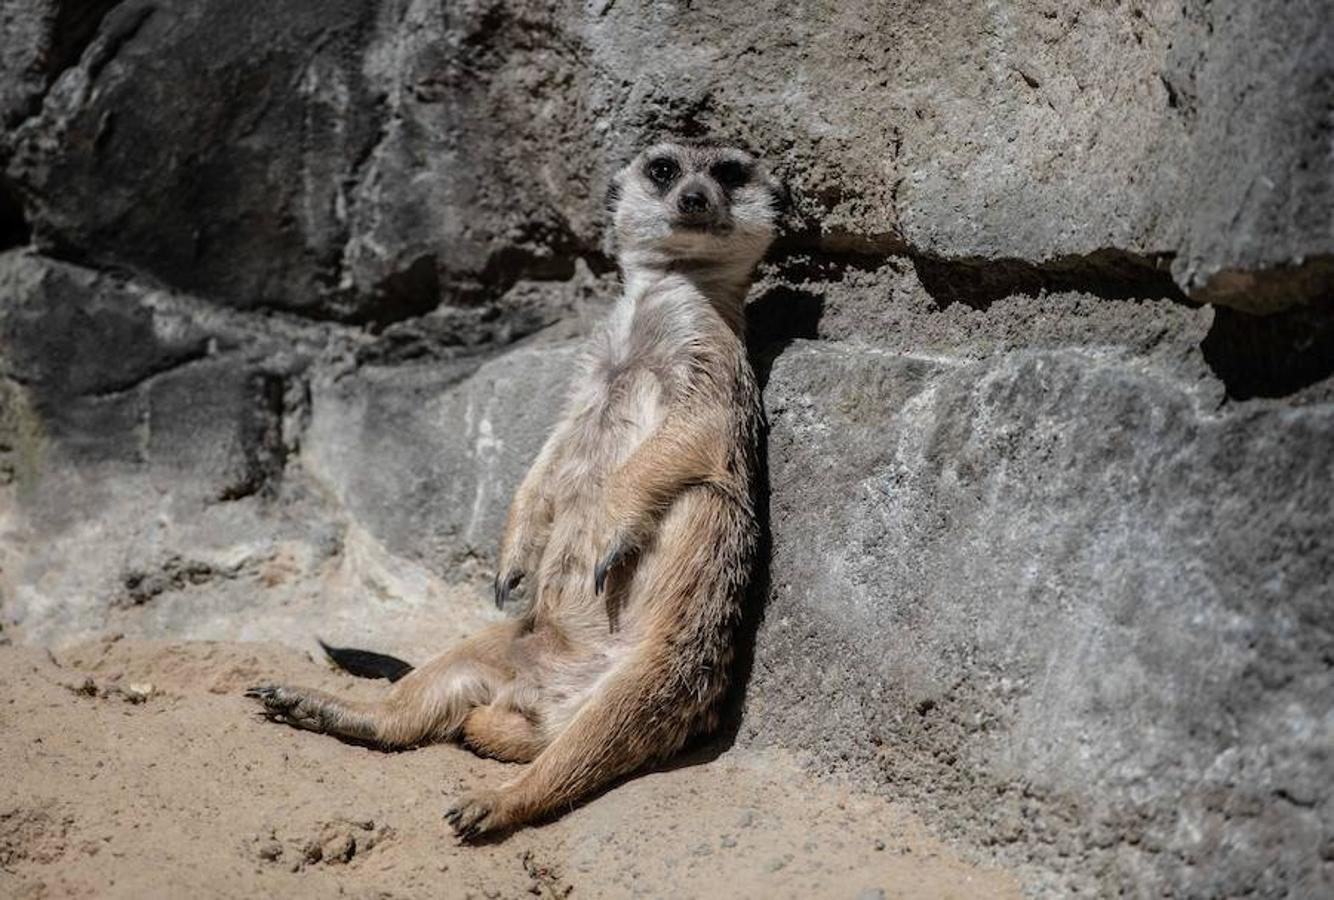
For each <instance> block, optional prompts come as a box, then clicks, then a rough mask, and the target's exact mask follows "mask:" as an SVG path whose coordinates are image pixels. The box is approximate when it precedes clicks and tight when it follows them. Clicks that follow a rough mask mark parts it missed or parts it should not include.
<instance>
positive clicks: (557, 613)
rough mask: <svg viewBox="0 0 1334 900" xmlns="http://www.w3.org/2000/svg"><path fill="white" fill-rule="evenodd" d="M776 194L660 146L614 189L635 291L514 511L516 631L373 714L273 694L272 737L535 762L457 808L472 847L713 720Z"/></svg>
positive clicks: (742, 526) (765, 177) (259, 694)
mask: <svg viewBox="0 0 1334 900" xmlns="http://www.w3.org/2000/svg"><path fill="white" fill-rule="evenodd" d="M779 196H781V188H780V187H779V185H778V184H777V183H776V182H775V181H774V180H773V179H772V178H771V176H770V175H769V174H768V172H767V171H766V170H765V168H764V167H763V166H762V165H761V164H760V163H759V162H758V161H756V160H755V159H753V158H751V157H750V156H749V155H747V154H746V153H743V152H742V151H740V150H737V149H734V148H728V147H720V146H715V145H698V144H662V145H658V146H656V147H653V148H650V149H649V150H647V151H645V152H644V153H643V154H641V155H640V156H639V157H638V158H637V159H636V160H635V161H633V162H632V163H631V164H630V165H629V166H627V167H626V168H625V169H623V170H622V171H621V172H620V173H619V174H618V175H617V177H616V179H615V182H614V183H613V190H612V192H611V197H612V198H613V202H614V211H615V232H614V234H615V240H616V243H617V250H618V258H619V261H620V263H621V268H622V272H623V276H624V285H625V290H624V294H623V296H622V298H621V299H620V301H619V302H618V304H617V305H616V306H615V307H614V309H613V310H612V312H611V314H610V315H609V317H608V320H607V322H606V323H605V324H604V325H603V327H602V329H601V330H600V331H599V332H598V333H597V334H596V335H595V336H594V337H593V339H592V341H591V343H590V346H589V348H588V351H587V354H586V358H585V360H584V368H583V372H582V375H581V377H580V378H579V379H578V380H577V381H576V384H575V387H574V389H573V392H572V395H571V398H570V401H569V405H568V407H567V409H566V411H565V414H564V416H563V418H562V419H561V421H560V423H559V424H558V425H557V426H556V428H555V430H554V431H553V433H552V435H551V436H550V438H549V439H548V441H547V442H546V445H545V446H544V447H543V449H542V451H541V452H540V454H539V455H538V457H537V459H536V461H535V462H534V463H533V465H532V468H531V469H530V470H529V472H528V475H527V477H526V478H524V480H523V483H522V484H521V485H520V487H519V489H518V492H517V493H516V495H515V497H514V500H513V504H512V505H511V507H510V512H509V519H508V522H507V524H506V528H505V535H504V539H503V542H502V545H501V551H500V565H499V574H498V575H497V578H496V597H497V602H498V603H503V602H504V600H505V599H506V597H508V595H509V594H510V592H511V590H512V589H513V588H515V587H516V586H517V585H519V584H520V583H523V584H524V587H525V589H526V592H527V594H528V595H529V596H530V597H531V598H532V599H531V604H530V606H529V608H528V610H527V611H526V612H525V613H524V614H523V615H521V616H520V617H518V618H515V619H512V620H509V621H506V622H503V623H500V624H497V625H494V626H492V627H490V628H489V629H487V630H485V631H484V632H482V633H481V634H478V635H476V636H475V637H473V638H471V639H469V640H467V641H465V642H463V643H462V644H460V645H459V646H457V647H455V648H453V649H452V650H449V651H448V652H446V653H444V654H442V655H440V656H438V657H436V658H435V659H433V660H431V661H429V662H427V663H426V664H424V665H422V666H421V667H419V668H417V669H415V670H413V671H411V672H410V673H408V674H407V675H406V676H404V677H402V679H401V680H399V681H398V682H397V683H395V684H394V685H393V687H392V688H391V689H390V690H389V693H388V695H387V696H386V697H385V698H384V699H383V700H381V701H379V702H375V703H354V702H350V701H347V700H341V699H339V698H337V697H333V696H330V695H328V694H326V693H322V692H318V691H314V690H308V689H305V688H295V687H286V686H276V685H266V686H264V687H260V688H255V689H253V690H252V691H250V695H251V696H253V697H256V698H257V699H259V700H260V701H261V702H262V703H263V705H264V708H265V711H266V712H267V714H268V715H269V716H270V717H271V718H274V719H276V720H279V721H284V722H287V723H289V724H293V725H298V726H301V727H305V728H310V729H313V730H316V731H322V732H327V733H330V734H336V735H342V736H345V737H349V738H354V739H359V740H364V741H368V742H372V743H375V744H378V745H381V746H384V747H410V746H415V745H420V744H424V743H428V742H432V741H440V740H461V741H462V742H463V743H465V744H466V745H467V746H469V747H471V748H472V749H473V750H475V751H476V752H478V753H481V754H483V755H487V756H493V757H496V758H498V759H502V760H507V761H510V762H516V763H527V764H528V765H527V766H525V767H524V768H523V769H522V770H521V771H520V772H519V773H518V774H517V775H516V777H515V778H513V779H512V780H511V781H509V782H507V783H506V784H503V785H501V786H499V787H497V788H492V789H484V790H478V791H475V792H473V793H471V794H468V795H466V796H464V797H463V798H461V799H460V800H459V801H458V802H457V803H456V804H455V805H454V806H453V807H452V808H451V809H450V811H449V812H448V813H447V818H448V819H449V821H450V822H451V823H452V825H453V826H454V828H455V830H456V831H457V832H458V833H459V834H460V835H462V836H464V837H465V838H475V837H477V836H480V835H483V834H486V833H490V832H494V831H497V830H501V829H506V828H511V827H514V826H518V825H522V824H525V823H528V822H532V821H534V820H535V819H538V818H541V817H543V816H546V815H549V814H551V813H553V812H556V811H559V810H561V809H565V808H568V807H569V806H571V805H572V804H574V803H575V802H576V801H578V800H580V799H581V798H583V797H586V796H587V795H588V794H589V793H590V792H592V791H594V790H596V789H597V788H599V787H601V786H604V785H606V784H607V783H608V782H610V781H611V780H612V779H614V778H616V777H618V776H620V775H623V774H626V773H628V772H631V771H633V770H635V769H637V768H639V767H641V766H643V765H644V764H645V763H648V762H651V761H654V760H657V759H661V758H663V757H666V756H670V755H671V754H673V753H675V752H677V751H678V750H679V749H680V748H681V746H682V745H683V744H684V743H685V741H686V740H687V739H688V738H689V737H690V736H692V735H693V734H695V733H697V732H701V731H707V730H710V729H712V728H714V727H715V726H716V724H717V717H718V706H719V701H720V699H721V697H722V694H723V692H724V690H725V688H726V686H727V681H728V675H729V669H730V668H731V662H732V657H733V643H734V640H735V638H736V633H737V625H738V622H739V619H740V613H741V606H742V599H743V594H744V591H745V589H746V584H747V581H748V578H749V575H750V572H751V569H752V564H753V562H754V559H753V558H754V555H755V552H756V545H757V541H758V537H759V535H758V524H757V522H756V514H755V507H754V492H755V484H754V480H755V476H756V441H757V439H758V430H759V426H760V417H761V410H760V399H759V391H758V388H757V387H756V383H755V376H754V373H753V372H752V370H751V366H750V362H749V359H748V357H747V353H746V347H745V341H744V327H743V321H744V319H743V312H742V308H743V304H744V299H745V294H746V291H747V290H748V288H749V286H750V281H751V278H752V275H753V271H754V268H755V265H756V263H757V262H758V261H759V259H760V258H761V256H763V254H764V252H765V249H766V248H767V247H768V245H769V243H770V242H771V240H772V239H773V235H774V229H775V219H776V217H777V211H776V207H777V202H776V201H777V198H778V197H779Z"/></svg>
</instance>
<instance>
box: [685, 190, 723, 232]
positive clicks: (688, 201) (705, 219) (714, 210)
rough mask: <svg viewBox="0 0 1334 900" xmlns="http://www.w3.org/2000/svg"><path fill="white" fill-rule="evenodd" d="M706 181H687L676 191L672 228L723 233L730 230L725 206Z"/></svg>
mask: <svg viewBox="0 0 1334 900" xmlns="http://www.w3.org/2000/svg"><path fill="white" fill-rule="evenodd" d="M718 193H719V192H718V191H717V190H716V189H714V188H713V186H712V185H711V184H710V183H709V181H708V180H707V179H704V178H690V179H687V180H686V181H685V182H684V183H683V184H682V185H681V186H680V187H679V188H677V190H676V195H675V197H674V198H673V201H674V202H673V203H672V206H673V208H674V210H675V215H674V216H673V217H672V226H673V227H675V228H681V229H684V230H687V231H711V232H723V231H727V230H729V229H730V223H729V222H728V221H727V216H726V215H725V204H724V202H723V198H722V197H721V196H717V194H718Z"/></svg>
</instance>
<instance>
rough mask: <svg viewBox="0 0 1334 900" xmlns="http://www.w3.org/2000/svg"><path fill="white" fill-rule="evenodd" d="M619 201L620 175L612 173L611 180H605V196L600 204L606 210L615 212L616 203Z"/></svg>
mask: <svg viewBox="0 0 1334 900" xmlns="http://www.w3.org/2000/svg"><path fill="white" fill-rule="evenodd" d="M620 202H621V178H620V175H619V174H618V175H613V176H612V178H611V181H609V182H607V196H606V197H605V198H604V199H603V201H602V205H603V207H604V208H606V210H607V212H609V213H614V212H616V204H618V203H620Z"/></svg>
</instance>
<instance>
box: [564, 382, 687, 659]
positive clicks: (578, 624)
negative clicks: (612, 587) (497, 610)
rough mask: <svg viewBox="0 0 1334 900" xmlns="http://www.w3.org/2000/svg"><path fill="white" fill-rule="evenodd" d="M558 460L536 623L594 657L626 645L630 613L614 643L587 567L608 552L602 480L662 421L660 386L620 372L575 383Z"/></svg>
mask: <svg viewBox="0 0 1334 900" xmlns="http://www.w3.org/2000/svg"><path fill="white" fill-rule="evenodd" d="M576 396H577V397H578V398H579V399H580V401H581V402H580V403H579V404H578V405H577V406H576V411H575V413H574V415H573V416H572V417H571V418H570V420H569V421H568V423H567V424H568V426H569V430H568V431H567V433H566V436H565V441H564V445H563V446H562V448H561V453H560V455H559V457H558V462H557V468H556V473H555V479H554V485H555V496H554V498H553V499H554V504H553V505H554V513H555V518H554V521H553V522H552V530H551V535H550V539H549V540H548V543H547V547H546V551H545V553H544V556H543V560H542V568H541V584H540V586H539V594H538V597H539V599H538V603H539V609H538V615H539V620H546V621H547V622H548V623H549V624H551V625H554V626H556V627H558V628H560V629H561V631H562V632H563V633H564V634H565V635H566V636H567V637H569V638H570V639H571V640H573V641H574V642H575V643H578V644H581V645H584V646H585V647H587V648H589V649H590V650H591V651H593V652H601V651H602V650H603V649H606V648H607V647H609V646H610V644H613V643H617V644H619V643H624V642H626V641H633V639H634V629H633V622H632V621H630V620H629V619H631V618H632V616H633V613H632V611H630V610H626V611H625V612H626V617H627V621H625V622H624V623H623V624H624V625H625V626H626V627H625V628H624V629H620V630H618V635H617V636H616V637H615V638H613V637H612V636H611V635H610V633H609V629H608V624H607V621H608V614H607V608H606V597H605V596H599V595H597V594H596V593H595V592H594V590H593V567H594V565H595V564H596V562H597V560H598V558H599V557H600V555H601V554H603V553H605V552H606V550H607V548H606V547H603V546H600V543H601V542H604V541H605V540H606V539H607V532H606V526H607V519H606V514H605V512H606V508H605V504H606V486H607V480H608V479H609V478H610V477H611V475H612V473H614V472H615V471H616V470H617V469H618V468H619V467H620V466H622V465H623V464H624V463H625V461H626V460H627V459H628V458H629V457H630V455H631V454H632V453H634V451H635V449H636V448H637V447H638V446H639V445H640V444H641V443H643V441H644V440H645V439H646V438H648V436H649V435H651V434H652V433H653V432H654V430H655V429H657V427H658V426H659V425H660V424H661V423H662V418H663V416H664V415H665V411H666V403H665V396H664V388H663V385H662V383H661V382H660V381H659V379H658V378H657V377H656V376H655V375H654V374H653V372H652V371H651V370H649V369H647V368H639V367H635V368H630V367H619V368H617V369H616V370H614V371H612V372H611V373H610V374H609V376H608V377H604V378H601V379H600V380H598V381H595V382H593V383H589V384H584V385H581V388H580V391H579V393H578V394H577V395H576Z"/></svg>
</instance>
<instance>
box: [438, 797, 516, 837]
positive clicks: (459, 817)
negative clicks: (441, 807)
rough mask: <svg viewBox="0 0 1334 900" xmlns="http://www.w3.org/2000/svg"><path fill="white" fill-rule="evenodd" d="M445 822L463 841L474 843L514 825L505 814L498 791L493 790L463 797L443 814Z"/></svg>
mask: <svg viewBox="0 0 1334 900" xmlns="http://www.w3.org/2000/svg"><path fill="white" fill-rule="evenodd" d="M445 821H447V822H448V823H449V824H450V827H451V828H453V829H454V834H455V835H457V836H458V838H459V839H460V840H463V841H476V840H479V839H481V838H483V837H486V836H487V835H491V834H495V833H497V832H500V831H504V830H505V829H507V828H509V827H510V826H511V825H513V824H514V823H513V820H512V819H511V817H510V816H509V814H508V813H507V812H505V809H504V802H503V800H502V796H501V793H500V791H494V790H479V791H473V792H472V793H470V794H465V795H463V796H462V797H460V798H459V799H458V800H457V801H455V803H454V805H453V806H451V807H450V808H449V810H448V811H447V812H446V813H445Z"/></svg>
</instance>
